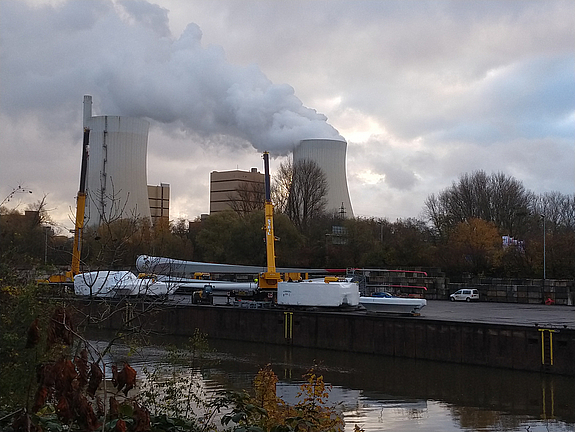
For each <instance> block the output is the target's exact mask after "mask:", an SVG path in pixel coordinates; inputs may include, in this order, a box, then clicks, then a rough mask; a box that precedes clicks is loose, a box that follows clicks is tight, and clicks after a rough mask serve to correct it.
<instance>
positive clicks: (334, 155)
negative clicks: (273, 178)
mask: <svg viewBox="0 0 575 432" xmlns="http://www.w3.org/2000/svg"><path fill="white" fill-rule="evenodd" d="M346 151H347V142H345V141H343V140H335V139H305V140H302V141H300V144H299V146H297V147H296V148H295V149H294V151H293V164H294V166H295V165H296V164H297V163H298V162H299V161H303V160H312V161H314V162H315V163H316V164H317V165H318V166H319V167H320V168H321V169H322V171H323V172H324V174H325V175H326V179H327V183H328V187H329V189H328V193H327V205H326V212H328V213H337V214H341V215H342V216H344V217H348V218H352V217H353V208H352V207H351V200H350V198H349V190H348V187H347V174H346Z"/></svg>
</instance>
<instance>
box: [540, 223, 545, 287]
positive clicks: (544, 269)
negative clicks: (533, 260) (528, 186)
mask: <svg viewBox="0 0 575 432" xmlns="http://www.w3.org/2000/svg"><path fill="white" fill-rule="evenodd" d="M541 219H543V286H545V213H543V214H542V215H541Z"/></svg>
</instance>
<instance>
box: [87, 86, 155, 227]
mask: <svg viewBox="0 0 575 432" xmlns="http://www.w3.org/2000/svg"><path fill="white" fill-rule="evenodd" d="M84 127H86V128H89V129H90V153H89V154H90V156H89V162H88V179H87V188H86V192H87V197H86V225H88V226H94V225H96V226H98V225H101V224H103V223H108V222H113V221H115V220H117V219H127V218H144V219H148V220H150V202H149V198H148V188H147V171H146V157H147V147H148V129H149V123H148V122H147V121H146V120H143V119H138V118H130V117H120V116H92V97H91V96H84Z"/></svg>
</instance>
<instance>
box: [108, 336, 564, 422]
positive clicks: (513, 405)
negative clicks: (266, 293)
mask: <svg viewBox="0 0 575 432" xmlns="http://www.w3.org/2000/svg"><path fill="white" fill-rule="evenodd" d="M184 340H185V339H178V338H169V339H167V338H162V343H167V342H170V343H175V344H179V343H183V341H184ZM210 346H211V347H212V348H213V349H215V352H213V353H210V354H209V355H207V356H206V359H204V361H203V363H202V365H201V371H202V376H203V378H204V380H205V381H206V388H209V389H212V390H218V389H244V388H250V387H251V382H252V379H253V377H254V375H255V373H256V372H257V371H258V369H259V368H260V367H262V366H264V365H266V364H268V363H270V364H271V365H272V368H273V370H274V372H275V373H276V374H277V376H278V377H279V378H280V380H281V382H280V383H279V384H278V395H279V396H281V397H282V398H283V399H284V400H285V401H286V402H294V401H295V400H296V397H295V395H296V394H297V391H298V390H299V384H300V383H301V376H302V375H303V374H304V373H305V371H306V370H307V369H308V368H309V367H310V366H311V365H313V364H314V361H317V362H319V364H320V366H319V371H320V372H321V373H322V374H323V375H324V378H325V381H326V382H328V383H331V384H332V385H333V390H332V392H331V395H330V402H332V403H340V404H341V407H342V410H343V412H344V415H345V419H346V430H349V431H351V430H353V426H354V424H358V425H360V426H362V427H363V428H364V429H365V430H366V431H530V432H534V431H539V430H541V431H554V432H555V431H573V430H575V379H573V378H571V377H561V376H548V375H540V374H537V373H528V372H516V371H509V370H499V369H490V368H481V367H471V366H462V365H454V364H447V363H438V362H427V361H421V360H410V359H398V358H390V357H382V356H372V355H365V354H361V355H360V354H354V353H342V352H335V351H326V350H312V349H301V348H292V347H284V346H276V345H265V344H249V343H244V342H236V341H222V340H212V341H210ZM126 355H127V353H126V352H124V353H122V350H121V349H120V350H116V351H115V354H114V356H115V357H116V358H115V360H121V359H122V357H124V356H126ZM138 356H140V357H139V360H138V358H136V357H134V355H133V356H132V360H131V362H134V361H135V362H136V363H138V362H140V361H141V362H150V361H154V360H155V361H161V358H162V351H161V349H158V348H151V349H147V350H143V351H141V352H139V353H138Z"/></svg>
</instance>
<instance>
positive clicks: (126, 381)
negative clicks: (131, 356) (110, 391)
mask: <svg viewBox="0 0 575 432" xmlns="http://www.w3.org/2000/svg"><path fill="white" fill-rule="evenodd" d="M112 376H113V378H112V383H113V384H114V386H116V388H117V389H118V390H121V391H123V392H124V394H125V395H126V396H128V392H129V391H130V390H131V389H133V388H134V386H135V385H136V371H135V370H134V369H133V368H132V367H131V366H130V365H129V364H128V363H124V367H123V368H122V370H121V371H120V372H118V369H117V367H116V366H115V365H113V366H112Z"/></svg>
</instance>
